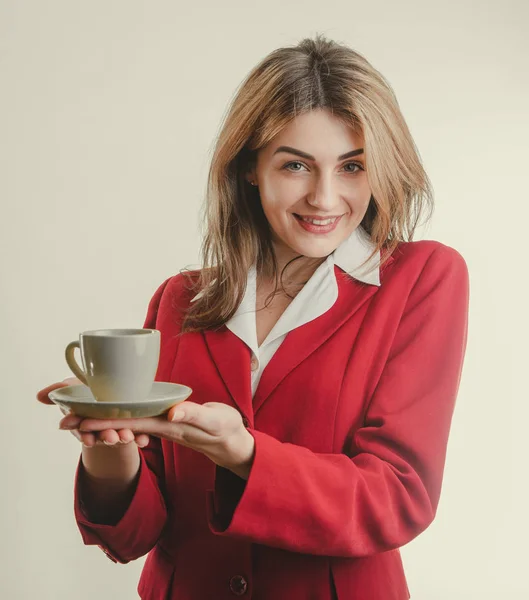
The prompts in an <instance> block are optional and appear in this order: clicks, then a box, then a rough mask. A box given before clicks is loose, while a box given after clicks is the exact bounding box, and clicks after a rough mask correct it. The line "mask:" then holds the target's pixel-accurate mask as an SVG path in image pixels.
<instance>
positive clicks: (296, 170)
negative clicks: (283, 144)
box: [283, 160, 303, 173]
mask: <svg viewBox="0 0 529 600" xmlns="http://www.w3.org/2000/svg"><path fill="white" fill-rule="evenodd" d="M292 165H301V166H303V165H302V164H301V163H300V162H298V161H297V160H295V161H294V162H289V163H287V164H286V165H285V166H284V167H283V169H287V170H288V171H293V172H294V173H297V172H298V171H299V169H293V170H292V169H290V167H291V166H292Z"/></svg>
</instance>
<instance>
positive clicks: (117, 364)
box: [65, 329, 160, 402]
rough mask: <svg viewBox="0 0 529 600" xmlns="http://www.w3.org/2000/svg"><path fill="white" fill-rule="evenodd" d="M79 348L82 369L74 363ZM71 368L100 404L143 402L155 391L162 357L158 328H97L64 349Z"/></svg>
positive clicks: (81, 335)
mask: <svg viewBox="0 0 529 600" xmlns="http://www.w3.org/2000/svg"><path fill="white" fill-rule="evenodd" d="M76 348H79V350H80V352H81V360H82V363H83V367H84V368H83V369H81V367H80V366H79V365H78V363H77V361H76V360H75V356H74V352H75V349H76ZM65 355H66V362H67V363H68V366H69V367H70V369H71V370H72V372H73V373H74V375H75V376H76V377H78V378H79V379H80V380H81V381H82V382H83V383H84V384H85V385H87V386H88V387H89V388H90V390H91V392H92V394H93V396H94V398H95V399H96V400H97V401H99V402H141V401H142V400H145V399H146V398H147V397H148V396H149V393H150V391H151V389H152V384H153V383H154V378H155V377H156V371H157V368H158V361H159V358H160V332H159V331H158V330H157V329H97V330H95V331H85V332H84V333H81V334H79V341H74V342H70V343H69V344H68V346H66V350H65Z"/></svg>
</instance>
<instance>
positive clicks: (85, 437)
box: [79, 431, 96, 448]
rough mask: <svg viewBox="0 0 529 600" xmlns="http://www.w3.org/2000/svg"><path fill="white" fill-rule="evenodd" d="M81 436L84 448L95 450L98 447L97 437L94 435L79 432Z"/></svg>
mask: <svg viewBox="0 0 529 600" xmlns="http://www.w3.org/2000/svg"><path fill="white" fill-rule="evenodd" d="M79 435H80V437H81V442H82V444H83V446H86V447H87V448H93V447H94V446H95V445H96V437H95V435H94V434H93V433H86V432H81V431H79Z"/></svg>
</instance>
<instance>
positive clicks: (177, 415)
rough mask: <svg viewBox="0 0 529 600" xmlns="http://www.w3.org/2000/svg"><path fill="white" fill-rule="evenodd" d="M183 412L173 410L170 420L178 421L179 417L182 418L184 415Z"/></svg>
mask: <svg viewBox="0 0 529 600" xmlns="http://www.w3.org/2000/svg"><path fill="white" fill-rule="evenodd" d="M185 415H186V414H185V412H184V411H183V410H175V411H174V413H173V418H172V419H171V421H179V420H180V419H182V418H183V417H185Z"/></svg>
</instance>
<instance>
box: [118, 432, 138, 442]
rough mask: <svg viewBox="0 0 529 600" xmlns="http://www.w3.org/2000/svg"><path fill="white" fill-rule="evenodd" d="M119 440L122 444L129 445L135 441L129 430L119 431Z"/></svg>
mask: <svg viewBox="0 0 529 600" xmlns="http://www.w3.org/2000/svg"><path fill="white" fill-rule="evenodd" d="M117 434H118V436H119V440H120V442H121V443H123V444H130V442H133V441H134V440H135V436H134V433H133V432H132V431H131V430H130V429H119V430H118V432H117Z"/></svg>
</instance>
